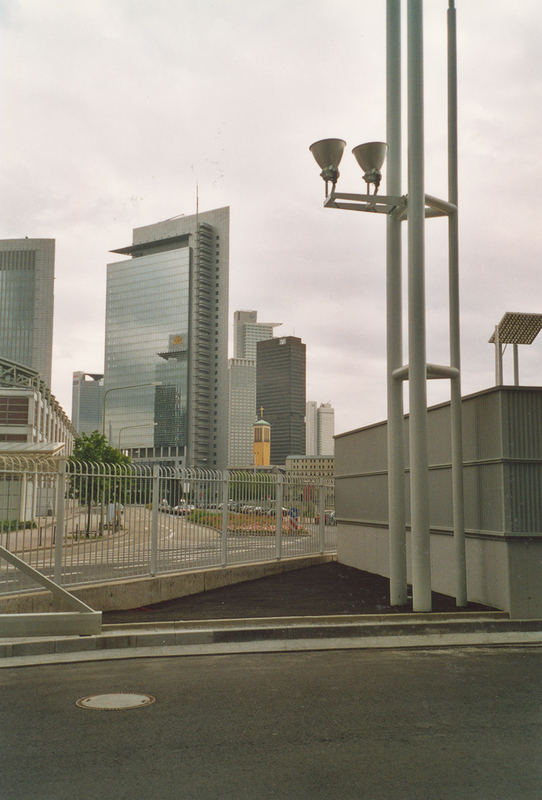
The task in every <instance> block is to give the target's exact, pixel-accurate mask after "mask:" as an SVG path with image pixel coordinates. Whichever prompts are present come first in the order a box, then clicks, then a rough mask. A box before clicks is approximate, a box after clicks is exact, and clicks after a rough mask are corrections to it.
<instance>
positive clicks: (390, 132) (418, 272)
mask: <svg viewBox="0 0 542 800" xmlns="http://www.w3.org/2000/svg"><path fill="white" fill-rule="evenodd" d="M447 17H448V19H447V25H448V200H441V199H439V198H437V197H434V196H432V195H428V194H426V193H425V187H424V131H423V6H422V0H408V8H407V43H408V52H407V84H408V86H407V89H408V91H407V98H408V109H407V118H408V153H409V163H408V194H407V195H403V196H401V9H400V0H387V26H386V30H387V35H386V51H387V56H386V81H387V103H386V116H387V140H388V141H387V143H384V142H369V143H366V144H363V145H358V146H357V147H355V148H354V150H353V151H352V152H353V154H354V156H355V158H356V160H357V161H358V163H359V165H360V167H361V168H362V170H363V172H364V176H363V177H364V180H365V182H366V183H367V193H366V194H347V193H343V192H337V191H336V185H337V181H338V179H339V169H338V167H339V164H340V161H341V158H342V154H343V151H344V148H345V145H346V142H344V140H342V139H325V140H321V141H319V142H315V143H314V144H313V145H311V147H310V150H311V152H312V154H313V155H314V157H315V159H316V161H317V163H318V164H319V166H320V167H321V169H322V172H321V176H322V178H323V179H324V181H325V183H326V198H325V200H324V207H325V208H339V209H347V210H352V211H364V212H370V213H376V214H385V215H386V216H387V237H386V318H387V324H386V336H387V392H388V506H389V554H390V555H389V572H390V603H391V604H392V605H404V604H405V603H406V602H407V563H406V524H405V496H404V466H405V465H404V454H403V441H402V437H403V390H402V382H403V381H404V380H407V381H408V383H409V401H410V497H411V550H412V558H411V562H412V563H411V573H412V588H413V598H412V601H413V608H414V611H429V610H431V563H430V544H429V542H430V519H429V474H428V454H427V379H448V380H450V382H451V399H450V414H451V440H452V441H451V449H452V484H453V526H454V551H455V573H456V603H457V605H458V606H464V605H466V603H467V591H466V568H465V530H464V501H463V473H462V469H463V449H462V429H461V383H460V340H459V280H458V244H457V243H458V226H457V196H458V192H457V89H456V85H457V67H456V20H455V7H454V0H449V8H448V13H447ZM386 153H387V158H388V176H387V191H388V194H386V195H378V188H379V185H380V179H381V174H380V170H381V167H382V164H383V162H384V159H385V157H386ZM329 183H331V185H332V190H331V193H329V192H328V187H329ZM371 184H373V186H374V189H373V193H372V194H371V193H370V186H371ZM440 216H447V217H448V251H449V258H448V274H449V282H448V283H449V327H450V364H449V365H438V364H430V363H428V362H427V355H426V326H425V235H424V234H425V220H426V218H432V217H440ZM405 220H406V221H407V225H408V363H407V364H403V355H402V299H401V281H402V269H401V222H402V221H405Z"/></svg>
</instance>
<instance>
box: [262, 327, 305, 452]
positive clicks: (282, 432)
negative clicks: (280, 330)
mask: <svg viewBox="0 0 542 800" xmlns="http://www.w3.org/2000/svg"><path fill="white" fill-rule="evenodd" d="M305 362H306V347H305V345H304V343H303V342H302V341H301V339H299V338H298V337H296V336H284V337H280V338H276V339H269V340H267V341H261V342H258V345H257V358H256V406H257V408H258V409H262V411H260V413H261V414H262V416H263V417H265V419H266V420H267V422H269V424H270V425H271V463H272V464H284V463H285V462H286V456H289V455H298V454H302V453H304V452H305Z"/></svg>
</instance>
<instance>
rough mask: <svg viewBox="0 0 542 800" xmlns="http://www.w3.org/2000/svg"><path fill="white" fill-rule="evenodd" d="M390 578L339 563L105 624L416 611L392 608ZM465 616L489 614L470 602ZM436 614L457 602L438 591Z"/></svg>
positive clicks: (114, 614) (124, 614) (117, 616)
mask: <svg viewBox="0 0 542 800" xmlns="http://www.w3.org/2000/svg"><path fill="white" fill-rule="evenodd" d="M388 586H389V583H388V579H387V578H382V577H381V576H379V575H373V574H371V573H369V572H361V571H360V570H357V569H354V568H353V567H347V566H345V565H344V564H338V563H337V562H336V561H332V562H329V563H328V564H321V565H318V566H315V567H309V568H307V569H300V570H294V571H293V572H284V573H282V574H280V575H272V576H270V577H268V578H259V579H258V580H255V581H246V582H244V583H237V584H234V585H232V586H225V587H223V588H222V589H214V590H213V591H209V592H202V593H200V594H194V595H189V596H188V597H181V598H179V599H178V600H167V601H165V602H163V603H157V604H156V605H153V606H145V607H143V608H138V609H133V610H130V611H106V612H104V614H103V622H104V623H106V624H124V623H130V622H163V621H171V620H208V619H243V618H255V617H257V618H261V617H303V616H309V617H316V616H332V615H347V614H395V613H403V614H404V613H408V612H409V611H412V602H411V601H409V605H408V606H402V607H395V608H391V607H390V606H389V604H388V596H389V595H388V592H389V589H388ZM459 610H460V611H471V612H472V611H488V610H490V609H489V608H488V607H487V606H483V605H479V604H476V603H469V605H468V606H467V607H466V608H464V609H459ZM433 611H435V612H457V611H458V609H457V608H456V605H455V600H454V598H453V597H447V596H446V595H442V594H437V593H436V592H433Z"/></svg>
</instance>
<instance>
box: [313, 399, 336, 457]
mask: <svg viewBox="0 0 542 800" xmlns="http://www.w3.org/2000/svg"><path fill="white" fill-rule="evenodd" d="M316 416H317V421H318V425H317V427H318V453H317V455H319V456H332V455H333V454H334V452H335V441H334V439H333V436H334V434H335V409H334V408H333V406H332V405H331V403H320V405H319V406H318V411H317V412H316Z"/></svg>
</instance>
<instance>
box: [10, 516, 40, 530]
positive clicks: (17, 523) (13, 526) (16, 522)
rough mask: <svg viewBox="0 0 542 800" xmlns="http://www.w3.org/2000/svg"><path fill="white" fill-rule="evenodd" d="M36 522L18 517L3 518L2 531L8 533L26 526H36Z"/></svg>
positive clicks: (26, 527)
mask: <svg viewBox="0 0 542 800" xmlns="http://www.w3.org/2000/svg"><path fill="white" fill-rule="evenodd" d="M37 527H38V526H37V524H36V523H35V522H34V521H33V520H26V521H23V520H20V519H5V520H4V521H3V522H2V533H9V531H21V530H23V529H25V530H26V529H28V528H37Z"/></svg>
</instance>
